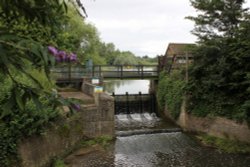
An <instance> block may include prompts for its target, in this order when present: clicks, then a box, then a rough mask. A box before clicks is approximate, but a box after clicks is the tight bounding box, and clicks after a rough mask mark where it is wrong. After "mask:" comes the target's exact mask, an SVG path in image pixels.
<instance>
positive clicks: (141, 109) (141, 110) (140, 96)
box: [139, 92, 143, 113]
mask: <svg viewBox="0 0 250 167" xmlns="http://www.w3.org/2000/svg"><path fill="white" fill-rule="evenodd" d="M139 98H140V113H142V112H143V106H142V95H141V92H139Z"/></svg>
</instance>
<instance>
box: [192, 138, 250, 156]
mask: <svg viewBox="0 0 250 167" xmlns="http://www.w3.org/2000/svg"><path fill="white" fill-rule="evenodd" d="M196 137H197V138H198V139H199V140H200V141H201V142H202V143H203V144H205V145H207V146H210V147H214V148H217V149H219V150H221V151H223V152H227V153H242V154H247V153H250V144H249V143H245V142H240V141H237V140H231V139H224V138H218V137H214V136H210V135H205V134H202V135H197V136H196Z"/></svg>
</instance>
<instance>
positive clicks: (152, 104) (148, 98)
mask: <svg viewBox="0 0 250 167" xmlns="http://www.w3.org/2000/svg"><path fill="white" fill-rule="evenodd" d="M112 96H113V97H114V102H115V114H116V115H118V114H141V113H156V114H157V105H156V97H155V94H142V93H141V92H139V93H138V94H129V93H127V92H126V94H115V93H113V94H112Z"/></svg>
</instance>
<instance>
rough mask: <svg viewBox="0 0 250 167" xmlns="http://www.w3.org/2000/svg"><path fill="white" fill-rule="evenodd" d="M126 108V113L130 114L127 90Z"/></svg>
mask: <svg viewBox="0 0 250 167" xmlns="http://www.w3.org/2000/svg"><path fill="white" fill-rule="evenodd" d="M126 108H127V114H130V109H129V97H128V92H126Z"/></svg>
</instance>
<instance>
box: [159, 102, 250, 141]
mask: <svg viewBox="0 0 250 167" xmlns="http://www.w3.org/2000/svg"><path fill="white" fill-rule="evenodd" d="M185 106H186V104H185V101H183V104H182V107H181V114H180V116H179V118H178V120H177V121H175V122H176V123H177V124H178V125H179V126H180V127H182V128H183V129H184V130H185V131H189V132H202V133H206V134H208V135H212V136H216V137H221V138H228V139H234V140H239V141H243V142H248V143H250V129H249V127H248V125H247V123H246V122H244V123H238V122H235V121H233V120H229V119H226V118H222V117H214V118H208V117H205V118H203V117H196V116H193V115H192V114H189V113H187V112H186V107H185ZM164 114H165V115H166V116H167V117H168V118H170V119H171V120H173V118H171V116H170V114H169V112H168V111H167V110H165V111H164Z"/></svg>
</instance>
